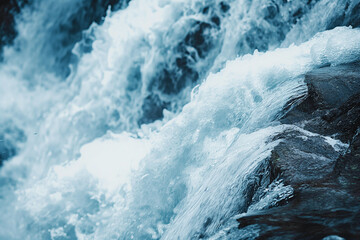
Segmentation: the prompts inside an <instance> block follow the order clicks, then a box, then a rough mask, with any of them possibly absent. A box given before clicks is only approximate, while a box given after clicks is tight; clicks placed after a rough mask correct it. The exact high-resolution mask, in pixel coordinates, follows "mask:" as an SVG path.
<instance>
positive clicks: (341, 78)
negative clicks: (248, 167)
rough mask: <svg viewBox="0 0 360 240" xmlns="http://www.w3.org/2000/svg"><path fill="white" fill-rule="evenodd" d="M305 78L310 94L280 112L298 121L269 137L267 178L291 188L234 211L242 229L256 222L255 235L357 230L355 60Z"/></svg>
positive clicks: (347, 234) (359, 173) (359, 156)
mask: <svg viewBox="0 0 360 240" xmlns="http://www.w3.org/2000/svg"><path fill="white" fill-rule="evenodd" d="M306 83H307V85H308V89H309V91H308V95H307V96H306V97H305V98H304V99H303V101H302V102H301V103H300V104H299V105H297V106H295V107H294V108H292V109H291V110H290V111H289V112H288V113H287V114H286V115H285V117H283V118H282V119H281V122H282V123H284V124H292V125H296V127H289V128H288V129H287V130H285V131H284V132H283V133H280V134H278V135H277V136H275V137H274V139H273V140H280V143H279V144H278V145H277V146H276V147H275V148H274V150H273V151H272V155H271V157H270V159H268V160H267V161H266V163H265V164H267V168H268V169H269V170H270V172H271V179H273V180H272V181H274V179H281V180H282V181H283V183H284V184H285V185H288V186H291V187H292V188H293V190H294V192H293V195H292V197H291V199H287V201H283V202H282V203H281V204H277V205H276V206H275V207H272V208H270V209H263V210H261V211H257V212H254V213H248V214H246V215H245V216H243V217H241V218H239V219H238V222H239V223H240V225H239V228H240V229H249V230H251V229H256V232H257V234H256V235H257V237H254V239H322V238H326V237H328V236H329V235H336V236H338V237H342V238H345V239H357V238H359V237H360V205H359V200H360V136H359V126H360V70H359V64H358V63H354V64H348V65H342V66H335V67H324V68H321V69H317V70H314V71H312V72H310V73H308V74H307V75H306ZM304 129H305V130H304ZM329 136H332V137H329ZM336 139H337V140H336ZM340 140H341V141H342V142H341V141H340ZM343 142H344V143H343ZM266 184H267V183H266ZM263 188H264V187H263ZM259 189H261V187H260V188H259ZM253 200H254V199H253ZM252 204H254V202H253V203H252ZM252 231H254V230H252ZM280 236H281V237H280Z"/></svg>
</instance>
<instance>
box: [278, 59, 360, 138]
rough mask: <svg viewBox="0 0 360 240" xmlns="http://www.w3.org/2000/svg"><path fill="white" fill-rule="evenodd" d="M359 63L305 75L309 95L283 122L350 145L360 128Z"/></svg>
mask: <svg viewBox="0 0 360 240" xmlns="http://www.w3.org/2000/svg"><path fill="white" fill-rule="evenodd" d="M359 67H360V63H352V64H346V65H340V66H335V67H324V68H320V69H317V70H314V71H311V72H310V73H308V74H306V76H305V82H306V83H307V85H308V89H309V90H308V95H307V97H306V98H305V99H304V101H303V102H302V103H301V104H299V105H298V106H296V107H295V108H294V109H292V110H291V111H290V112H289V113H287V115H286V116H285V117H284V118H283V119H281V122H282V123H286V124H295V125H297V126H300V127H303V128H304V129H306V130H309V131H312V132H315V133H319V134H322V135H334V134H336V135H337V138H339V139H341V140H342V141H345V142H349V141H350V140H351V139H352V137H353V136H354V134H355V131H356V129H357V126H359V125H360V114H359V113H360V100H359V99H360V98H359V96H360V68H359Z"/></svg>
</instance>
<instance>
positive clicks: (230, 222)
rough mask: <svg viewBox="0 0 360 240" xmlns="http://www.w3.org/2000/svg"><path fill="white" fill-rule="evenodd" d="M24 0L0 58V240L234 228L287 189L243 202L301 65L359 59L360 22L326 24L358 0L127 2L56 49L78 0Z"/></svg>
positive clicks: (168, 235) (201, 233)
mask: <svg viewBox="0 0 360 240" xmlns="http://www.w3.org/2000/svg"><path fill="white" fill-rule="evenodd" d="M94 2H95V1H94ZM98 2H101V1H98ZM36 3H37V5H36V4H35V5H31V6H29V7H28V8H26V9H24V10H23V11H22V13H21V14H20V15H19V16H18V17H17V29H18V32H19V35H18V36H17V38H16V39H15V40H14V44H13V45H11V46H6V47H5V48H4V61H3V62H2V63H1V65H0V76H1V78H0V83H1V88H0V97H1V101H0V108H1V115H0V123H1V127H0V150H1V151H2V153H1V155H0V156H1V160H3V166H2V168H1V169H0V182H1V185H0V187H1V188H0V190H1V192H0V194H1V195H0V196H1V198H0V204H1V208H0V223H1V224H0V239H160V238H161V239H200V238H212V239H220V238H222V237H224V234H225V233H224V229H226V228H228V229H233V230H232V234H234V231H235V230H234V229H236V228H237V225H236V222H235V220H234V217H235V216H236V215H237V214H239V213H245V212H247V211H248V210H249V211H256V210H258V209H262V208H265V207H266V206H270V205H271V204H272V203H273V201H276V199H277V198H279V195H281V196H285V197H286V196H288V195H291V194H292V190H291V188H290V187H289V186H284V185H282V183H278V185H277V186H273V192H271V193H269V194H267V195H266V196H265V197H264V198H263V199H262V200H261V201H260V202H259V203H257V204H254V205H252V206H249V203H248V201H247V199H246V189H247V186H248V178H249V176H251V174H252V173H253V172H254V171H255V169H256V168H257V167H258V165H259V164H260V163H261V162H262V161H263V160H264V159H266V158H267V157H268V156H269V155H270V152H271V150H272V149H273V147H275V146H276V144H278V142H277V141H275V142H274V141H271V139H272V138H271V137H272V136H274V135H275V134H277V133H279V132H282V131H284V130H286V129H288V128H292V126H285V125H279V123H277V121H276V120H277V119H278V118H279V117H280V116H281V114H284V112H283V109H284V107H285V106H286V105H287V104H288V103H289V102H290V100H291V99H298V98H299V97H302V96H304V95H305V94H306V91H307V89H306V86H305V84H304V82H303V80H304V74H305V73H307V72H308V71H310V70H312V69H314V68H318V67H321V66H325V65H329V64H330V65H338V64H342V63H348V62H353V61H357V60H359V58H360V31H359V30H358V29H353V28H352V27H337V28H335V29H332V28H333V27H335V26H338V25H350V24H351V25H354V26H357V24H358V19H356V17H355V18H354V17H353V16H354V15H356V14H354V12H355V11H356V9H358V8H359V1H345V0H339V1H327V0H322V1H320V0H319V1H308V3H301V2H300V1H275V0H274V1H261V0H258V1H247V0H242V1H231V0H229V1H217V0H212V1H200V0H176V1H167V0H155V1H146V0H133V1H131V2H130V3H129V4H128V5H127V4H125V3H124V4H123V5H121V7H120V10H118V11H113V12H112V11H110V10H109V11H108V12H107V15H106V17H105V19H104V20H103V21H102V22H101V24H100V25H99V24H96V23H93V24H92V25H91V26H90V27H89V29H87V30H86V31H85V32H83V33H82V39H78V37H74V38H72V39H71V42H76V41H78V42H77V43H76V44H75V46H74V44H72V43H71V44H70V43H66V44H65V45H64V46H66V47H65V48H61V47H60V49H61V50H59V48H58V47H57V46H59V45H58V44H60V46H61V43H62V41H64V40H65V39H68V38H66V36H67V35H68V34H69V32H71V31H75V32H76V31H77V32H78V33H79V32H80V33H81V30H82V29H84V28H87V24H85V23H83V22H81V23H80V25H81V27H76V28H75V29H72V28H70V30H69V28H66V29H65V30H61V31H60V30H59V31H58V30H56V29H63V28H61V26H63V25H64V21H67V20H62V19H70V21H71V19H73V17H72V16H73V15H74V14H78V12H81V11H80V9H82V8H83V6H84V3H85V1H80V0H78V1H63V2H61V3H60V2H58V1H36ZM101 3H103V2H101ZM34 6H35V7H34ZM39 6H40V7H39ZM69 6H71V7H72V8H71V11H69V12H67V11H66V9H68V7H69ZM102 6H107V3H106V4H103V5H102ZM339 6H341V7H342V8H340V7H339ZM44 9H46V10H47V11H49V12H46V13H45V12H43V11H45V10H44ZM56 9H57V10H58V11H56ZM324 9H326V10H327V14H324V12H323V11H325V10H324ZM85 11H89V10H86V9H85ZM52 12H53V14H51V15H50V13H52ZM64 13H66V14H67V15H65V16H63V14H64ZM95 15H96V14H95ZM100 15H101V14H100ZM49 16H51V17H52V19H50V20H49ZM320 16H321V17H320ZM62 17H63V18H62ZM85 19H87V20H86V21H87V22H88V21H89V20H88V18H85ZM30 20H31V21H30ZM47 21H49V22H47ZM78 21H85V20H81V19H80V20H78ZM67 24H68V23H67ZM309 26H311V27H309ZM49 29H50V30H51V29H55V30H56V31H55V30H54V31H47V30H49ZM327 29H332V30H329V31H325V32H321V31H324V30H327ZM318 32H321V33H318ZM78 33H76V34H78ZM72 34H74V33H72ZM76 34H75V35H76ZM75 35H73V36H75ZM76 36H78V35H76ZM293 43H295V44H296V45H294V44H293ZM280 46H281V47H282V48H279V47H280ZM70 49H71V51H70ZM64 56H66V57H64ZM71 59H76V60H71ZM69 69H70V70H69ZM236 234H245V233H243V232H240V231H239V232H237V233H236V232H235V235H228V236H227V237H226V236H225V237H226V238H228V239H229V238H232V237H233V238H234V239H236ZM225 235H226V234H225Z"/></svg>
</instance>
